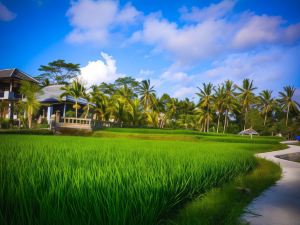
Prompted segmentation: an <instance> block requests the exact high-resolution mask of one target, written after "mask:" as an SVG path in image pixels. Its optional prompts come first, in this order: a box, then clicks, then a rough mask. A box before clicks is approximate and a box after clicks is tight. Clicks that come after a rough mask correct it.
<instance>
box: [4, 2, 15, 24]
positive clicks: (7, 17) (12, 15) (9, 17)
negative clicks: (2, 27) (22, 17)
mask: <svg viewBox="0 0 300 225" xmlns="http://www.w3.org/2000/svg"><path fill="white" fill-rule="evenodd" d="M16 17H17V15H16V14H15V13H14V12H12V11H10V10H9V9H8V8H7V7H6V6H5V5H3V4H2V3H1V2H0V21H11V20H14V19H15V18H16Z"/></svg>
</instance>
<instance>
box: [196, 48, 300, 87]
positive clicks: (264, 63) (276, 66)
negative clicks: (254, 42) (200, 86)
mask: <svg viewBox="0 0 300 225" xmlns="http://www.w3.org/2000/svg"><path fill="white" fill-rule="evenodd" d="M299 50H300V45H298V46H296V47H291V48H276V47H274V48H272V49H269V50H263V51H259V52H256V51H252V52H246V53H235V54H230V55H228V56H227V57H225V58H224V59H223V60H218V61H215V62H213V63H212V67H211V68H210V69H208V70H206V71H204V72H203V73H201V74H199V75H198V79H203V80H204V81H212V82H214V83H221V82H223V81H225V80H227V79H230V80H233V81H234V82H239V83H240V82H242V80H243V79H244V78H250V79H253V80H254V82H255V84H256V85H257V86H258V87H259V88H268V89H272V88H273V89H275V90H278V89H280V88H282V85H292V84H294V83H295V82H296V79H297V78H296V75H295V74H296V73H297V71H299V69H300V66H299V65H298V63H297V54H298V52H299Z"/></svg>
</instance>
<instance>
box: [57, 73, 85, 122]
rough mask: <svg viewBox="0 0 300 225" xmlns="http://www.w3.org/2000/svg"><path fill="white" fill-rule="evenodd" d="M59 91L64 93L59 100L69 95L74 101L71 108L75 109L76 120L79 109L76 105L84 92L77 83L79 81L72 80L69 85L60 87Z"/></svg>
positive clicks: (82, 87) (81, 86)
mask: <svg viewBox="0 0 300 225" xmlns="http://www.w3.org/2000/svg"><path fill="white" fill-rule="evenodd" d="M61 90H63V91H64V92H63V93H62V94H61V95H60V98H62V97H64V96H67V95H69V96H72V97H73V98H74V99H75V105H74V106H73V107H74V108H75V109H76V118H77V117H78V108H80V106H79V105H78V99H79V98H80V97H83V96H84V92H85V88H84V86H83V85H82V84H81V83H80V82H79V80H77V79H75V80H73V82H72V83H71V85H67V86H65V87H62V88H61Z"/></svg>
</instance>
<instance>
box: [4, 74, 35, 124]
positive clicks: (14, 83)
mask: <svg viewBox="0 0 300 225" xmlns="http://www.w3.org/2000/svg"><path fill="white" fill-rule="evenodd" d="M22 80H27V81H30V82H33V83H36V84H38V81H37V80H36V79H34V78H33V77H31V76H29V75H28V74H26V73H24V72H22V71H20V70H18V69H5V70H0V101H1V102H2V105H3V107H4V106H5V107H4V109H3V112H2V113H1V114H2V115H0V116H2V117H5V118H8V119H17V115H16V114H15V112H14V105H15V103H16V102H17V101H19V100H21V99H22V97H23V96H22V95H21V94H20V92H19V90H20V86H21V81H22Z"/></svg>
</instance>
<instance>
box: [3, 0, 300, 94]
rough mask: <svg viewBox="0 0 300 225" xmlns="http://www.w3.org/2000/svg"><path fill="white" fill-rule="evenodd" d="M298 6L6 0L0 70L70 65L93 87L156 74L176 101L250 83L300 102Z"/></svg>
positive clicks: (229, 0) (288, 0) (250, 0)
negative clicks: (213, 87) (287, 90)
mask: <svg viewBox="0 0 300 225" xmlns="http://www.w3.org/2000/svg"><path fill="white" fill-rule="evenodd" d="M267 3H268V4H267ZM299 9H300V1H298V0H285V1H281V0H274V1H261V0H240V1H238V0H224V1H204V0H201V1H200V0H198V1H196V0H190V1H169V0H165V1H156V0H139V1H130V2H128V1H112V0H105V1H103V0H73V1H64V0H60V1H59V0H57V1H56V0H22V1H21V0H0V30H1V41H0V68H12V67H17V68H19V69H21V70H23V71H25V72H27V73H29V74H31V75H33V76H34V75H38V74H39V71H38V68H39V65H41V64H47V63H48V62H49V61H52V60H55V59H65V60H66V61H70V62H74V63H80V65H81V67H82V79H83V80H84V81H85V82H86V84H87V85H90V84H92V83H96V84H97V83H100V82H102V81H105V82H111V81H113V80H114V79H116V78H117V77H120V76H133V77H135V78H137V79H138V80H141V79H148V78H149V79H151V81H152V83H153V84H154V85H155V87H156V89H157V90H158V93H159V94H162V93H163V92H168V93H169V94H172V95H173V96H175V97H179V98H183V97H185V96H188V97H193V96H194V93H195V92H196V90H197V89H196V87H197V86H201V83H203V82H213V83H214V84H217V83H220V82H223V81H224V80H227V79H231V80H233V81H235V82H236V83H238V84H240V83H241V81H242V80H243V79H244V78H250V79H253V80H254V82H255V84H256V86H258V87H259V90H261V89H266V88H268V89H273V90H274V92H277V91H278V90H280V89H281V88H282V86H284V85H293V86H295V87H296V88H297V93H296V95H297V96H299V99H300V63H299V57H300V14H299V13H298V11H299Z"/></svg>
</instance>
